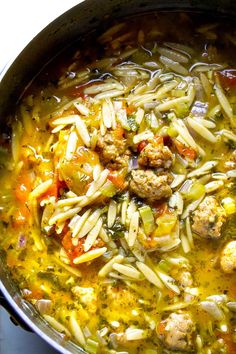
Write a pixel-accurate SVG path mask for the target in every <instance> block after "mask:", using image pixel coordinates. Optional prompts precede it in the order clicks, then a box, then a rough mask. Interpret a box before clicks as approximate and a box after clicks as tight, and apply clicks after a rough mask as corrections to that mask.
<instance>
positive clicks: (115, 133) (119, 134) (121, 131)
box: [113, 125, 125, 140]
mask: <svg viewBox="0 0 236 354" xmlns="http://www.w3.org/2000/svg"><path fill="white" fill-rule="evenodd" d="M124 132H125V131H124V129H123V128H122V127H121V126H120V125H118V126H117V127H116V129H115V130H114V131H113V136H114V138H115V139H116V140H120V139H122V138H123V137H124Z"/></svg>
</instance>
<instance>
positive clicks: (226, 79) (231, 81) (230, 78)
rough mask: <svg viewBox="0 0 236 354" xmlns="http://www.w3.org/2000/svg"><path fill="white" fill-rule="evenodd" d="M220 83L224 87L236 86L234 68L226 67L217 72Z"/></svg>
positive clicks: (235, 71) (235, 70)
mask: <svg viewBox="0 0 236 354" xmlns="http://www.w3.org/2000/svg"><path fill="white" fill-rule="evenodd" d="M218 77H219V79H220V83H221V85H222V87H223V88H224V89H231V88H235V87H236V69H226V70H222V71H219V72H218Z"/></svg>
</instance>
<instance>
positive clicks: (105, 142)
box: [97, 132, 130, 170]
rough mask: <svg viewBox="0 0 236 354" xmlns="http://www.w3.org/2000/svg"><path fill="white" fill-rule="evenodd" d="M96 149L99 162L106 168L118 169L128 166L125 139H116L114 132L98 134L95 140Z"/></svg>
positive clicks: (127, 150) (128, 153) (128, 154)
mask: <svg viewBox="0 0 236 354" xmlns="http://www.w3.org/2000/svg"><path fill="white" fill-rule="evenodd" d="M97 149H98V152H99V153H100V160H101V162H102V163H103V164H104V165H106V166H107V167H108V168H112V169H114V170H119V169H121V168H122V167H127V166H128V163H129V157H130V151H129V149H127V146H126V139H124V138H121V139H116V137H115V136H114V132H110V133H107V134H106V135H105V136H100V137H99V138H98V141H97Z"/></svg>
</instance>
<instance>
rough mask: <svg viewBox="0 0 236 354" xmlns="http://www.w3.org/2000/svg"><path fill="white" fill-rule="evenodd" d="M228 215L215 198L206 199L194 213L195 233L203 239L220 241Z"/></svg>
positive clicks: (193, 226)
mask: <svg viewBox="0 0 236 354" xmlns="http://www.w3.org/2000/svg"><path fill="white" fill-rule="evenodd" d="M225 219H226V214H225V211H224V209H223V208H222V207H221V206H220V205H219V203H218V202H217V200H216V199H215V198H214V197H206V198H205V199H204V201H203V202H202V203H201V204H200V205H199V207H198V209H197V210H195V212H194V213H193V225H192V229H193V232H195V233H196V234H199V235H200V236H201V237H203V238H211V239H218V238H219V237H221V231H222V226H223V224H224V222H225Z"/></svg>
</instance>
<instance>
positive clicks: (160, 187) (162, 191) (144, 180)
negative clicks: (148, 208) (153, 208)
mask: <svg viewBox="0 0 236 354" xmlns="http://www.w3.org/2000/svg"><path fill="white" fill-rule="evenodd" d="M171 182H172V176H171V175H170V174H169V173H166V174H163V175H156V174H155V173H154V172H153V171H152V170H146V171H144V170H135V171H132V172H131V181H130V189H131V191H132V192H134V193H135V194H137V196H139V197H140V198H143V199H148V200H149V201H150V202H153V201H156V200H160V199H162V198H169V197H170V196H171V194H172V191H171V188H170V186H169V184H170V183H171Z"/></svg>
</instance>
